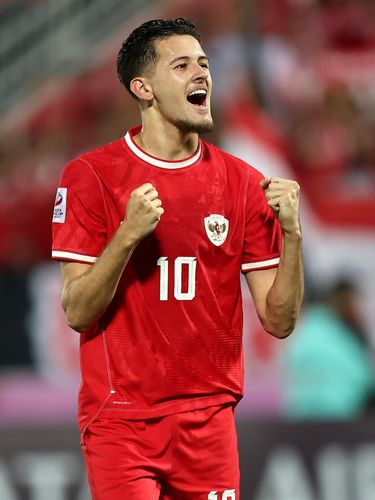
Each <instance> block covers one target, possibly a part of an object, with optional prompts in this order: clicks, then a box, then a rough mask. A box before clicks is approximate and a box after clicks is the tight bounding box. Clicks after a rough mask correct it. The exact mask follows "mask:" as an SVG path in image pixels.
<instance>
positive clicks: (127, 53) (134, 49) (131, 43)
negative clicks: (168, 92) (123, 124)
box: [117, 17, 201, 97]
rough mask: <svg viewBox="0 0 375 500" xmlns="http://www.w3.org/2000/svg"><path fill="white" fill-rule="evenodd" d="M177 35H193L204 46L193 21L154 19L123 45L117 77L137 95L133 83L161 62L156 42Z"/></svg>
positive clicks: (119, 54)
mask: <svg viewBox="0 0 375 500" xmlns="http://www.w3.org/2000/svg"><path fill="white" fill-rule="evenodd" d="M174 35H190V36H192V37H194V38H195V39H196V40H198V42H199V43H201V37H200V33H199V31H198V29H197V27H196V26H195V24H193V23H192V22H191V21H188V20H187V19H183V18H182V17H178V18H176V19H153V20H151V21H146V22H145V23H143V24H141V25H140V26H139V27H138V28H136V29H135V30H134V31H132V33H130V35H129V36H128V38H127V39H126V40H125V41H124V42H123V44H122V47H121V49H120V51H119V53H118V57H117V74H118V77H119V79H120V82H121V83H122V84H123V85H124V87H125V88H126V89H127V90H128V91H129V92H130V94H132V95H133V97H134V94H133V93H132V91H131V90H130V82H131V81H132V79H133V78H135V77H136V76H140V75H142V74H144V73H145V71H147V70H149V69H150V68H151V67H152V66H154V65H155V64H156V62H157V60H158V55H157V52H156V49H155V42H156V41H158V40H162V39H163V38H169V37H171V36H174Z"/></svg>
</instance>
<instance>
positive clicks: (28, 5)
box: [0, 0, 375, 500]
mask: <svg viewBox="0 0 375 500" xmlns="http://www.w3.org/2000/svg"><path fill="white" fill-rule="evenodd" d="M177 16H184V17H188V18H190V19H192V20H194V21H195V22H196V23H197V25H198V26H199V27H200V29H201V31H202V35H203V39H204V48H205V50H206V52H207V53H208V55H209V56H210V58H211V60H212V62H211V68H212V74H213V78H214V111H215V120H216V128H215V131H214V132H213V133H211V134H210V135H209V136H208V137H207V139H208V140H210V141H211V142H214V143H216V144H217V145H219V146H221V147H223V148H224V149H227V150H228V151H230V152H232V153H234V154H236V155H238V156H240V157H242V158H243V159H245V160H246V161H248V162H249V163H251V164H252V165H254V166H255V167H257V168H259V169H260V170H262V171H263V172H264V173H265V174H266V175H278V176H285V177H292V178H295V179H297V180H298V181H299V182H300V184H301V186H302V192H303V198H302V223H303V228H304V257H305V262H306V274H307V276H306V288H307V294H306V301H305V305H304V311H303V315H302V318H301V320H300V322H299V325H298V327H297V330H296V332H295V333H294V334H293V336H292V337H290V338H289V339H287V340H285V341H274V340H273V339H272V338H271V337H269V336H267V335H266V334H264V333H263V332H262V331H261V329H260V326H259V323H258V322H257V320H256V319H255V317H254V311H253V310H252V306H251V303H250V299H249V296H248V294H247V292H246V290H244V299H245V300H244V302H245V307H244V311H245V335H244V340H245V358H246V396H245V398H244V400H243V401H242V402H241V403H240V405H239V407H238V411H237V417H238V428H239V446H240V452H241V460H242V496H241V498H243V500H374V498H375V411H374V401H375V398H374V394H375V392H374V388H375V384H374V381H375V378H374V348H375V321H374V315H375V312H374V311H375V265H374V260H375V3H374V2H373V1H372V0H258V1H255V0H251V1H250V0H206V1H204V2H202V1H200V0H164V1H161V0H160V1H157V0H155V1H150V0H149V1H146V0H0V41H1V43H0V130H1V135H0V235H1V236H0V298H1V300H0V308H1V311H0V316H1V348H0V499H1V500H21V499H22V500H23V499H25V500H28V499H30V500H31V499H32V500H88V499H89V494H88V491H87V486H86V480H85V476H84V471H83V464H82V460H81V456H80V450H79V446H78V434H77V430H76V423H75V418H76V393H77V389H78V384H79V373H78V356H77V347H78V335H77V334H75V333H74V332H71V331H69V329H68V328H67V327H66V326H65V323H64V318H63V315H62V312H61V309H60V305H59V288H60V283H59V266H58V264H56V263H52V262H51V261H50V243H51V242H50V239H51V237H50V220H51V213H52V206H53V201H54V195H55V190H56V186H57V183H58V179H59V175H60V172H61V169H62V167H63V165H64V164H65V162H66V161H68V160H69V159H71V158H72V157H73V156H75V155H77V154H79V153H80V152H82V151H85V150H88V149H91V148H93V147H95V146H96V145H100V144H104V143H106V142H109V141H111V140H113V139H114V138H117V137H120V136H121V135H123V134H124V132H125V131H126V129H127V128H128V127H129V126H130V125H133V124H135V123H137V122H138V110H137V108H136V106H135V104H134V102H132V100H131V98H130V97H129V96H128V95H127V94H126V92H125V91H124V90H123V89H122V87H121V86H120V84H119V83H118V82H117V78H116V73H115V60H116V56H117V51H118V48H119V46H120V44H121V41H122V40H123V39H124V38H125V37H126V36H127V34H128V33H129V32H130V30H131V29H132V28H133V27H135V26H136V25H138V24H139V23H140V22H142V21H144V20H147V19H150V18H154V17H177Z"/></svg>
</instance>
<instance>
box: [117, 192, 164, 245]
mask: <svg viewBox="0 0 375 500" xmlns="http://www.w3.org/2000/svg"><path fill="white" fill-rule="evenodd" d="M161 204H162V203H161V200H160V199H159V198H158V192H157V191H156V189H155V188H154V186H153V185H152V184H150V183H146V184H142V186H139V187H138V188H137V189H135V190H134V191H133V192H132V193H131V194H130V197H129V201H128V203H127V206H126V212H125V218H124V222H123V225H124V226H125V227H126V232H127V234H128V235H130V236H131V238H132V239H134V241H135V242H139V241H140V240H142V239H143V238H145V237H146V236H148V235H149V234H150V233H152V232H153V231H154V229H155V228H156V226H157V225H158V223H159V221H160V217H161V216H162V215H163V213H164V209H163V207H162V206H161Z"/></svg>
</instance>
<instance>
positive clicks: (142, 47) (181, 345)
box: [52, 18, 303, 500]
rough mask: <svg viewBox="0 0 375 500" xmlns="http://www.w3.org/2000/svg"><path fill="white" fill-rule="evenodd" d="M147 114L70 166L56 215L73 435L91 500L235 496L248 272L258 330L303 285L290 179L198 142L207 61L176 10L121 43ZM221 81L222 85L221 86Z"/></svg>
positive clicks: (276, 330) (129, 83)
mask: <svg viewBox="0 0 375 500" xmlns="http://www.w3.org/2000/svg"><path fill="white" fill-rule="evenodd" d="M118 74H119V78H120V80H121V82H122V83H123V84H124V86H125V87H126V88H127V89H128V90H129V91H130V93H131V94H132V95H133V97H134V98H135V99H137V101H138V103H139V107H140V113H141V119H142V124H141V125H140V126H137V127H134V128H132V129H130V130H129V131H128V132H127V133H126V135H125V137H124V138H121V139H119V140H116V141H114V142H113V143H111V144H108V145H106V146H104V147H101V148H98V149H96V150H94V151H91V152H88V153H85V154H83V155H82V156H80V157H79V158H77V159H75V160H73V161H71V162H70V163H68V165H67V166H66V167H65V169H64V171H63V174H62V177H61V181H60V185H59V188H58V191H57V196H56V202H55V210H54V216H53V252H52V255H53V258H55V259H58V260H61V261H63V262H62V281H63V285H62V287H63V288H62V305H63V308H64V310H65V314H66V318H67V322H68V324H69V325H70V326H71V327H72V328H73V329H74V330H77V331H78V332H81V348H80V353H81V369H82V384H81V389H80V395H79V425H80V431H81V438H82V439H81V444H82V449H83V454H84V457H85V461H86V468H87V474H88V479H89V484H90V488H91V492H92V496H93V498H94V499H97V500H120V499H122V500H157V499H160V500H193V499H194V500H238V499H239V465H238V453H237V442H236V431H235V425H234V417H233V409H234V407H235V405H236V404H237V402H238V401H239V400H240V399H241V397H242V385H243V356H242V306H241V291H240V273H241V271H242V272H243V273H244V274H245V276H246V280H247V283H248V285H249V289H250V291H251V294H252V297H253V300H254V303H255V307H256V310H257V313H258V315H259V318H260V320H261V322H262V324H263V326H264V329H265V330H266V331H268V332H269V333H271V334H272V335H274V336H276V337H279V338H283V337H286V336H287V335H289V334H290V333H291V331H292V330H293V327H294V325H295V321H296V318H297V316H298V314H299V310H300V305H301V300H302V294H303V270H302V259H301V231H300V225H299V216H298V199H299V186H298V185H297V183H296V182H294V181H291V180H285V179H278V178H264V177H263V175H262V174H260V173H259V172H258V171H257V170H255V169H254V168H252V167H251V166H249V165H247V164H245V163H244V162H243V161H241V160H240V159H238V158H235V157H234V156H231V155H229V154H227V153H225V152H224V151H221V150H220V149H218V148H216V147H214V146H213V145H211V144H208V143H207V142H205V141H203V140H202V139H201V138H200V137H199V133H200V132H204V131H208V130H211V128H212V127H213V122H212V117H211V109H210V97H211V88H212V81H211V77H210V70H209V61H208V58H207V56H206V54H205V53H204V51H203V49H202V46H201V43H200V36H199V33H198V31H197V28H196V27H195V26H194V25H193V24H192V23H191V22H188V21H186V20H184V19H181V18H178V19H175V20H153V21H149V22H146V23H144V24H143V25H141V26H140V27H138V28H137V29H135V30H134V31H133V32H132V33H131V34H130V36H129V37H128V38H127V40H126V41H125V42H124V43H123V45H122V48H121V50H120V52H119V56H118ZM228 91H230V89H228Z"/></svg>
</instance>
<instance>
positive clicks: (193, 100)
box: [186, 89, 207, 109]
mask: <svg viewBox="0 0 375 500" xmlns="http://www.w3.org/2000/svg"><path fill="white" fill-rule="evenodd" d="M186 98H187V100H188V101H189V102H190V104H192V105H193V106H195V107H198V108H200V109H206V108H207V90H204V89H198V90H193V91H192V92H190V94H188V95H187V97H186Z"/></svg>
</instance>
